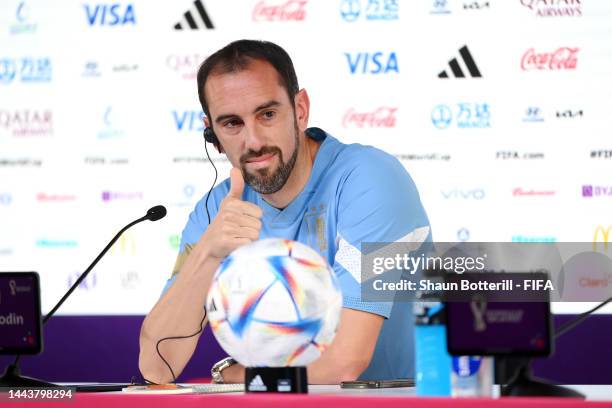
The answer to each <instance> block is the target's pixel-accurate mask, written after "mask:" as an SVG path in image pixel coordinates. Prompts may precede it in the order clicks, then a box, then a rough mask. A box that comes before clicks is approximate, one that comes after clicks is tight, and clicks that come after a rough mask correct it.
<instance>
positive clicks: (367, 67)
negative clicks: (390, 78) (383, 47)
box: [344, 52, 399, 74]
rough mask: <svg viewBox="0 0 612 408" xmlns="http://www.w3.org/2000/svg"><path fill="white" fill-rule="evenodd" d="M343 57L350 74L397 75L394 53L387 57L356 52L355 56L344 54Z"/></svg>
mask: <svg viewBox="0 0 612 408" xmlns="http://www.w3.org/2000/svg"><path fill="white" fill-rule="evenodd" d="M344 55H345V56H346V60H347V62H348V65H349V69H350V71H351V74H357V73H360V74H387V73H389V72H395V73H396V74H399V66H398V64H397V55H396V54H395V52H391V53H389V54H388V55H387V54H386V53H384V52H373V53H369V52H358V53H356V54H350V53H348V52H345V53H344Z"/></svg>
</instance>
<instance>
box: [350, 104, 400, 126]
mask: <svg viewBox="0 0 612 408" xmlns="http://www.w3.org/2000/svg"><path fill="white" fill-rule="evenodd" d="M396 111H397V108H391V107H388V106H383V107H380V108H378V109H376V110H375V111H373V112H363V113H362V112H355V110H354V109H353V108H351V109H349V110H348V111H346V113H345V114H344V118H343V119H342V125H343V126H344V127H349V126H351V125H354V126H356V127H358V128H364V127H386V128H391V127H395V121H396V117H395V112H396Z"/></svg>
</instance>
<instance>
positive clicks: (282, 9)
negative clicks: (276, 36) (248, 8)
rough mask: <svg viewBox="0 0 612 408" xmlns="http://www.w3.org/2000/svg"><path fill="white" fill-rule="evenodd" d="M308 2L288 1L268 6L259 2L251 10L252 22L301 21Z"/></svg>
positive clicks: (300, 0)
mask: <svg viewBox="0 0 612 408" xmlns="http://www.w3.org/2000/svg"><path fill="white" fill-rule="evenodd" d="M306 3H308V0H288V1H287V2H285V3H283V4H277V5H268V4H266V2H265V1H260V2H259V3H257V4H256V5H255V8H254V9H253V21H303V20H304V18H305V17H306V9H305V6H306Z"/></svg>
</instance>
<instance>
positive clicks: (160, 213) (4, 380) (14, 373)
mask: <svg viewBox="0 0 612 408" xmlns="http://www.w3.org/2000/svg"><path fill="white" fill-rule="evenodd" d="M165 216H166V207H164V206H163V205H156V206H155V207H152V208H150V209H149V211H147V214H146V215H145V216H144V217H140V218H138V219H137V220H134V221H132V222H130V223H129V224H128V225H126V226H125V227H123V228H122V229H121V230H120V231H119V232H118V233H117V234H116V235H115V237H114V238H113V239H111V241H110V242H109V243H108V245H106V247H105V248H104V249H103V250H102V252H100V254H99V255H98V256H97V257H96V259H94V261H93V262H92V263H91V265H89V267H88V268H87V269H86V270H85V272H83V273H82V274H81V276H79V279H77V280H76V282H74V284H73V285H72V286H71V287H70V289H68V292H66V294H65V295H64V296H63V297H62V298H61V299H60V301H59V302H57V304H56V305H55V306H54V307H53V309H51V311H50V312H49V313H47V315H46V316H45V318H44V319H43V321H42V324H45V323H47V321H48V320H49V319H50V318H51V316H53V314H54V313H55V312H56V311H57V309H59V308H60V306H61V305H62V304H63V303H64V302H65V301H66V299H68V297H69V296H70V295H71V294H72V292H74V290H75V289H76V288H77V287H78V286H79V285H80V284H81V282H82V281H83V280H84V279H85V278H86V277H87V275H89V272H91V270H92V269H93V268H94V266H96V264H97V263H98V262H99V261H100V259H102V257H103V256H104V255H105V254H106V253H107V252H108V250H109V249H110V248H111V247H112V246H113V244H114V243H115V242H116V241H117V240H118V239H119V237H120V236H121V234H123V233H124V232H125V231H126V230H127V229H128V228H130V227H132V226H134V225H136V224H138V223H139V222H142V221H144V220H150V221H158V220H161V219H162V218H164V217H165ZM20 358H21V355H20V354H19V355H17V356H16V358H15V361H14V362H13V364H11V365H9V366H8V368H7V369H6V371H5V373H4V375H2V376H0V386H7V385H8V386H21V387H57V384H53V383H49V382H46V381H42V380H38V379H35V378H30V377H22V376H21V375H20V370H19V359H20ZM124 386H125V385H119V386H118V385H111V386H107V387H106V388H104V386H102V387H100V388H99V389H97V390H101V391H120V390H121V389H122V388H123V387H124ZM79 388H81V389H82V387H80V386H77V389H79ZM90 388H92V390H94V391H96V389H95V386H91V387H90Z"/></svg>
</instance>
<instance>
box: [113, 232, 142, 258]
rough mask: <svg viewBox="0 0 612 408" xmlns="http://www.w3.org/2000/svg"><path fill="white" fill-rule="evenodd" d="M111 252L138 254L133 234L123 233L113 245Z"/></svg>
mask: <svg viewBox="0 0 612 408" xmlns="http://www.w3.org/2000/svg"><path fill="white" fill-rule="evenodd" d="M110 252H111V253H112V254H118V255H124V256H125V255H136V240H135V239H134V236H133V235H131V234H129V233H128V234H125V235H122V236H121V237H120V238H119V239H118V240H117V242H115V244H114V245H113V247H112V248H111V250H110Z"/></svg>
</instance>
